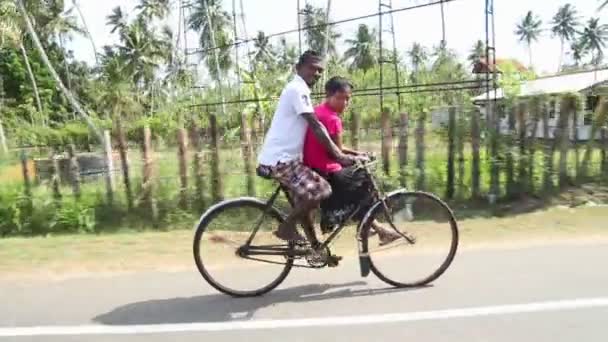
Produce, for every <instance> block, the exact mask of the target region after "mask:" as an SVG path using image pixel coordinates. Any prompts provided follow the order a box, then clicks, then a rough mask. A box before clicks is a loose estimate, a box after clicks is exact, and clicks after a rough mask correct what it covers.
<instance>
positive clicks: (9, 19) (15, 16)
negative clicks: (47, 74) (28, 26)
mask: <svg viewBox="0 0 608 342" xmlns="http://www.w3.org/2000/svg"><path fill="white" fill-rule="evenodd" d="M0 6H2V7H1V10H2V11H0V19H1V20H0V45H2V44H4V43H5V42H6V43H8V44H11V45H12V46H15V47H17V48H18V49H19V51H20V52H21V55H22V56H23V61H24V63H25V68H26V70H27V75H28V78H29V79H30V83H31V85H32V90H33V92H34V99H35V101H36V108H37V109H38V112H42V102H41V101H40V92H39V91H38V84H37V83H36V77H35V76H34V72H33V70H32V65H31V63H30V59H29V56H28V54H27V50H26V48H25V45H24V39H25V37H24V35H25V23H24V21H23V20H22V19H21V17H20V16H19V12H18V8H17V6H15V3H14V2H12V1H3V2H2V3H0ZM30 120H31V123H32V124H33V123H34V118H33V117H31V118H30Z"/></svg>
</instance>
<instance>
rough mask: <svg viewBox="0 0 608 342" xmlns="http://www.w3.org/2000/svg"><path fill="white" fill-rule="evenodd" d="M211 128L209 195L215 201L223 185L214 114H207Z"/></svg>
mask: <svg viewBox="0 0 608 342" xmlns="http://www.w3.org/2000/svg"><path fill="white" fill-rule="evenodd" d="M209 124H210V127H209V128H210V130H211V195H212V197H213V202H214V203H217V202H219V201H221V200H222V199H223V197H224V196H223V186H222V180H221V175H220V147H219V137H218V127H217V117H216V116H215V114H210V115H209Z"/></svg>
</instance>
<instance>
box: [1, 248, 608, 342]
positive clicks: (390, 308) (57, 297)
mask: <svg viewBox="0 0 608 342" xmlns="http://www.w3.org/2000/svg"><path fill="white" fill-rule="evenodd" d="M606 260H608V245H605V244H595V245H578V246H576V245H555V246H545V247H531V248H524V249H500V250H499V249H486V250H477V251H465V252H462V253H460V254H459V255H458V256H457V258H456V261H455V262H454V264H453V265H452V267H451V268H450V269H449V270H448V272H447V273H446V274H445V275H444V276H443V277H442V278H441V279H439V280H438V281H437V282H436V283H435V284H434V285H433V286H430V287H426V288H421V289H415V290H392V289H390V288H387V287H386V285H384V284H383V283H382V282H380V281H379V280H378V279H376V278H375V277H374V276H370V277H368V278H365V279H361V278H360V277H359V274H358V267H357V264H356V263H355V260H350V261H347V262H346V263H343V264H342V265H340V267H339V268H337V269H323V270H302V269H296V270H294V271H292V273H291V274H290V276H289V277H288V278H287V280H286V281H285V282H284V283H283V285H282V286H280V287H279V288H278V289H276V290H275V291H273V292H271V293H270V294H268V295H266V296H264V297H261V298H248V299H232V298H229V297H226V296H224V295H221V294H217V293H216V292H215V291H214V290H212V289H211V288H210V287H209V286H208V285H207V284H206V283H204V282H203V281H202V279H201V278H200V276H198V275H197V273H195V271H194V270H193V271H192V272H188V273H165V274H158V273H155V274H136V275H125V276H116V277H113V278H98V279H91V278H89V279H71V280H66V281H63V282H55V283H51V284H39V283H29V284H18V285H17V284H7V283H3V282H2V281H1V280H0V303H1V304H0V305H1V306H0V341H4V340H10V341H12V340H14V341H128V342H131V341H166V340H172V341H173V340H175V341H200V340H203V339H211V340H212V341H237V340H238V341H240V340H242V339H243V338H245V336H247V337H248V338H250V339H251V340H252V341H275V340H281V341H284V340H289V341H290V342H292V341H310V340H311V339H313V340H314V341H349V342H353V341H371V340H389V339H390V340H396V339H397V338H399V339H407V338H416V340H417V341H509V342H511V341H534V342H538V341H552V342H553V341H575V340H579V341H585V342H590V341H602V342H603V341H606V340H607V339H608V329H606V325H607V324H608V272H607V271H606V267H605V261H606ZM392 262H393V263H394V265H399V259H398V258H395V259H394V260H393V261H392ZM402 266H403V267H407V265H402ZM355 322H358V323H355ZM140 325H145V326H144V327H141V326H140ZM58 326H60V327H58ZM32 327H34V328H32ZM52 327H58V328H55V330H53V328H52ZM19 328H27V329H19ZM95 329H101V330H100V331H98V332H97V333H96V334H92V335H86V336H83V335H81V334H85V333H86V334H90V333H92V330H95ZM137 329H140V330H141V332H142V333H140V334H133V333H134V332H136V331H137ZM57 331H59V332H60V333H62V334H65V335H61V336H36V334H38V333H43V334H48V333H52V332H57ZM17 332H20V333H24V334H26V335H27V336H22V337H15V336H11V335H14V334H16V333H17ZM144 333H145V334H144Z"/></svg>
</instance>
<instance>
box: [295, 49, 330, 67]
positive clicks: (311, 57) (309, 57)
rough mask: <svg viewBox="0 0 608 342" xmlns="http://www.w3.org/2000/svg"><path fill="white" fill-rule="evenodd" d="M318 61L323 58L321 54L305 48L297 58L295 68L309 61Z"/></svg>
mask: <svg viewBox="0 0 608 342" xmlns="http://www.w3.org/2000/svg"><path fill="white" fill-rule="evenodd" d="M315 60H317V61H320V60H323V56H321V54H320V53H318V52H317V51H315V50H306V51H304V53H303V54H302V55H301V56H300V58H299V59H298V63H297V64H296V68H299V67H301V66H302V65H304V64H306V63H309V62H311V61H315Z"/></svg>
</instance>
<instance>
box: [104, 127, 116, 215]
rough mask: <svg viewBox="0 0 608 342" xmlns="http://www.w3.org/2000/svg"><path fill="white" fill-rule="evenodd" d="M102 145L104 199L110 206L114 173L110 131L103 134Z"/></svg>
mask: <svg viewBox="0 0 608 342" xmlns="http://www.w3.org/2000/svg"><path fill="white" fill-rule="evenodd" d="M103 144H104V151H105V154H104V159H105V166H106V174H105V179H106V197H107V199H108V204H110V205H112V204H113V203H114V175H113V174H112V172H113V171H114V158H113V157H112V138H111V136H110V131H109V130H107V129H106V130H105V131H104V132H103Z"/></svg>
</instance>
